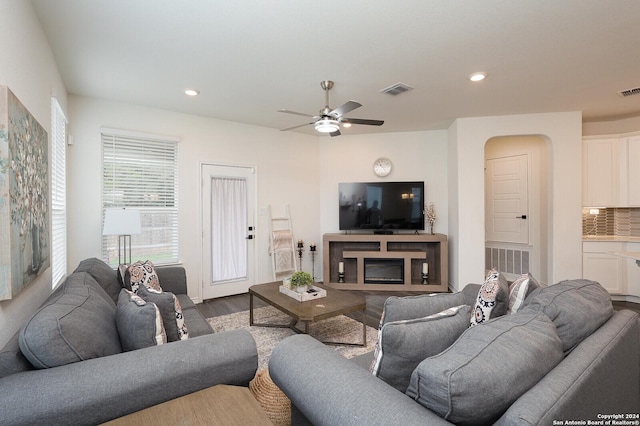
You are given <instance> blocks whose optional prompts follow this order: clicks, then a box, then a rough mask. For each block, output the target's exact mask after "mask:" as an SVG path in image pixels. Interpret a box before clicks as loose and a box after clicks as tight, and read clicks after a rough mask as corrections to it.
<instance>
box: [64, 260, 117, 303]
mask: <svg viewBox="0 0 640 426" xmlns="http://www.w3.org/2000/svg"><path fill="white" fill-rule="evenodd" d="M74 272H88V273H89V275H91V276H92V277H93V278H94V279H95V280H96V281H97V283H98V284H100V287H102V288H103V289H104V291H106V292H107V294H108V295H109V297H111V300H112V301H113V303H114V306H115V303H116V302H117V301H118V295H119V294H120V289H121V288H122V286H121V285H120V283H119V282H118V276H117V274H116V271H115V270H113V269H111V267H110V266H109V265H107V264H106V263H104V261H102V260H100V259H97V258H95V257H93V258H90V259H84V260H83V261H82V262H80V264H79V265H78V267H77V268H76V270H75V271H74Z"/></svg>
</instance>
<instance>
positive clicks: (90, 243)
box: [67, 96, 320, 301]
mask: <svg viewBox="0 0 640 426" xmlns="http://www.w3.org/2000/svg"><path fill="white" fill-rule="evenodd" d="M69 105H70V111H71V116H72V119H73V120H72V124H71V128H70V134H72V135H73V136H74V141H75V142H74V145H73V146H72V147H71V148H70V149H69V164H68V175H67V179H68V193H69V206H68V209H69V224H70V226H69V228H70V229H69V240H68V241H69V243H68V245H69V269H70V270H73V269H74V268H75V267H76V266H77V265H78V263H79V262H80V261H81V260H82V259H84V258H87V257H98V258H100V257H101V234H102V219H101V218H102V215H101V196H100V193H101V181H102V180H101V179H102V177H101V167H102V153H101V145H100V130H99V129H100V127H111V128H117V129H124V130H131V131H138V132H145V133H153V134H160V135H170V136H178V137H179V138H180V139H181V142H180V144H179V148H178V168H179V175H178V186H179V188H178V191H179V214H178V221H179V222H178V226H179V253H180V259H181V262H182V263H183V265H184V267H185V269H186V271H187V281H188V287H189V295H190V296H191V298H193V299H194V300H195V301H199V300H200V299H201V297H200V282H201V276H202V274H201V264H202V262H201V243H202V239H201V219H200V218H201V215H200V211H201V209H200V165H201V164H202V163H203V162H206V163H209V162H210V163H223V164H241V165H248V166H253V167H256V170H257V181H258V206H259V208H258V210H259V211H261V210H264V207H265V206H266V205H268V204H271V205H272V206H273V209H274V213H276V214H277V213H278V211H279V210H280V211H282V210H283V208H284V205H285V204H287V203H288V204H289V205H290V207H291V214H292V219H293V224H294V233H295V238H296V239H304V240H305V242H312V241H320V230H319V228H318V223H319V222H320V213H319V200H318V197H317V183H318V180H319V170H318V164H319V163H318V138H317V137H315V136H308V135H301V134H298V133H294V132H280V131H278V130H273V129H267V128H263V127H257V126H250V125H246V124H240V123H233V122H228V121H222V120H216V119H212V118H206V117H200V116H194V115H187V114H180V113H175V112H171V111H164V110H158V109H153V108H146V107H139V106H133V105H127V104H120V103H113V102H106V101H100V100H96V99H89V98H84V97H76V96H71V97H70V99H69ZM264 219H265V218H264V217H263V216H260V217H258V218H257V220H258V225H257V231H258V232H257V240H256V244H257V253H258V256H257V277H258V279H257V281H258V282H268V281H271V261H270V257H269V255H268V250H267V248H268V233H267V227H266V226H265V225H266V224H267V221H266V220H264Z"/></svg>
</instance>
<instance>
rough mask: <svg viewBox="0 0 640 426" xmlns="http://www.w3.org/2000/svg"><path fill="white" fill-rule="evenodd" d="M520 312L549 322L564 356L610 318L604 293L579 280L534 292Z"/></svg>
mask: <svg viewBox="0 0 640 426" xmlns="http://www.w3.org/2000/svg"><path fill="white" fill-rule="evenodd" d="M522 309H532V310H535V311H540V312H544V313H545V314H546V315H547V316H548V317H549V318H551V320H552V321H553V324H554V325H555V326H556V328H557V329H558V335H559V336H560V339H561V340H562V344H563V348H564V351H565V352H566V353H568V352H569V351H571V350H572V349H573V348H574V347H576V346H577V345H578V344H579V343H580V342H582V340H584V339H585V338H586V337H587V336H589V335H590V334H592V333H593V332H594V331H595V330H597V329H598V328H599V327H600V326H601V325H602V324H604V323H605V322H606V321H607V320H608V319H609V318H611V315H613V306H612V305H611V297H610V296H609V293H608V292H607V290H605V289H604V288H603V287H602V286H601V285H600V284H599V283H597V282H595V281H590V280H582V279H579V280H568V281H561V282H559V283H558V284H554V285H551V286H549V287H545V288H542V289H539V290H535V291H534V292H533V293H531V295H530V296H529V297H528V298H527V299H526V300H525V304H524V306H523V308H522Z"/></svg>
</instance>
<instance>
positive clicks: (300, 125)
mask: <svg viewBox="0 0 640 426" xmlns="http://www.w3.org/2000/svg"><path fill="white" fill-rule="evenodd" d="M314 123H315V121H312V122H310V123H304V124H298V125H297V126H293V127H287V128H286V129H280V131H281V132H286V131H287V130H293V129H297V128H298V127H303V126H308V125H309V124H314Z"/></svg>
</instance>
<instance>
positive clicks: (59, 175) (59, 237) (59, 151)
mask: <svg viewBox="0 0 640 426" xmlns="http://www.w3.org/2000/svg"><path fill="white" fill-rule="evenodd" d="M66 149H67V117H66V116H65V114H64V111H62V107H61V106H60V103H59V102H58V99H57V98H56V97H55V96H54V97H52V98H51V287H52V288H55V287H56V286H57V285H58V284H60V283H61V282H62V280H63V279H64V278H65V277H66V275H67V195H66V191H67V173H66V169H67V165H66Z"/></svg>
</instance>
